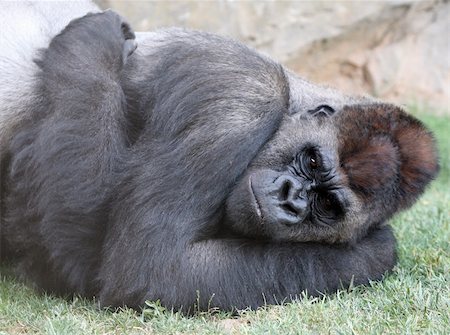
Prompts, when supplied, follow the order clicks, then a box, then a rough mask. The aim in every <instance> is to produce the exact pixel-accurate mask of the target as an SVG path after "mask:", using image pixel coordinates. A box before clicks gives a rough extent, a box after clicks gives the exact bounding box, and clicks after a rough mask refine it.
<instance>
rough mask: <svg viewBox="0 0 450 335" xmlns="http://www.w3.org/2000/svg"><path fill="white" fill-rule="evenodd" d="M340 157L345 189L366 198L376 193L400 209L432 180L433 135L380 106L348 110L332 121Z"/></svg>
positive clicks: (435, 163) (411, 119) (401, 114)
mask: <svg viewBox="0 0 450 335" xmlns="http://www.w3.org/2000/svg"><path fill="white" fill-rule="evenodd" d="M337 122H338V127H339V134H340V150H339V151H340V155H339V156H340V159H341V165H342V167H343V169H344V172H345V173H346V174H347V176H348V179H349V184H350V187H352V188H354V189H355V191H357V192H358V193H362V195H364V196H367V195H370V194H373V193H375V192H377V191H378V190H382V192H383V193H382V194H384V196H386V198H390V199H393V200H394V203H392V206H393V208H397V209H398V208H405V207H408V206H410V205H412V203H413V202H414V201H415V200H416V199H417V197H418V196H419V195H420V194H421V193H422V192H423V190H424V188H425V186H426V185H427V184H428V183H429V182H430V181H431V180H432V179H433V178H434V177H435V176H436V174H437V172H438V170H439V165H438V159H437V153H436V146H435V143H434V139H433V136H432V135H431V134H430V133H429V132H428V131H427V129H426V128H425V127H424V126H423V125H422V123H421V122H420V121H418V120H417V119H415V118H414V117H412V116H410V115H408V114H406V113H405V112H403V111H402V110H401V109H400V108H398V107H396V106H393V105H386V104H371V105H361V106H349V107H346V108H344V110H343V111H342V112H341V113H340V115H338V118H337Z"/></svg>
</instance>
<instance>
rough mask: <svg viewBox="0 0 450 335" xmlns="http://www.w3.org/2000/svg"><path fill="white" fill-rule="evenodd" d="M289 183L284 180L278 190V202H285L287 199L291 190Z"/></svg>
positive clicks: (287, 180)
mask: <svg viewBox="0 0 450 335" xmlns="http://www.w3.org/2000/svg"><path fill="white" fill-rule="evenodd" d="M291 186H292V185H291V182H290V180H289V179H286V180H285V181H284V182H283V184H282V185H281V188H280V200H287V198H288V197H289V190H290V189H291Z"/></svg>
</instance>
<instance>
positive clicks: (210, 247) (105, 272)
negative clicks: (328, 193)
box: [4, 12, 396, 311]
mask: <svg viewBox="0 0 450 335" xmlns="http://www.w3.org/2000/svg"><path fill="white" fill-rule="evenodd" d="M186 34H187V36H188V37H187V38H179V39H177V38H174V39H173V40H172V41H170V43H167V45H165V46H163V47H161V48H160V49H159V50H158V54H155V58H154V59H152V60H151V61H149V68H148V69H145V70H143V71H144V72H145V71H148V72H147V73H143V74H142V78H143V80H142V81H141V82H139V87H134V88H133V84H127V83H125V84H124V87H125V92H126V93H127V99H128V101H127V100H126V98H125V94H124V91H123V90H122V86H121V80H124V81H126V76H124V73H123V72H122V66H123V64H124V63H125V61H126V59H125V58H126V57H127V55H128V53H129V50H130V42H129V41H128V42H127V41H126V40H127V39H128V40H129V39H131V38H132V37H133V36H132V33H131V31H130V30H129V27H128V26H127V25H126V23H123V21H122V20H121V19H120V18H119V17H118V16H117V15H116V14H114V13H113V12H105V13H103V14H94V15H88V16H86V17H84V18H81V19H78V20H75V21H73V22H72V23H71V24H70V25H69V26H68V27H67V28H66V29H65V30H64V31H63V32H62V33H61V34H60V35H58V36H56V37H55V38H54V39H53V40H52V42H51V44H50V47H49V48H48V49H47V50H45V52H44V53H43V55H42V58H41V60H40V61H39V65H40V68H41V72H40V73H39V74H38V76H37V79H36V80H37V82H38V83H39V85H38V90H39V92H40V95H39V96H40V97H41V99H40V101H36V106H35V110H33V111H32V115H31V117H30V120H29V121H27V122H24V123H23V124H22V125H21V130H20V131H19V132H18V133H17V135H16V136H15V137H14V139H13V140H12V143H11V146H10V153H11V161H10V165H9V169H8V180H7V199H6V209H7V213H6V218H5V223H4V224H5V228H6V233H7V240H8V243H9V245H10V247H11V248H12V249H13V250H12V251H13V252H15V254H16V255H17V257H18V264H19V272H20V273H21V274H22V275H23V276H24V277H26V278H28V279H31V280H32V281H33V282H34V283H36V285H37V286H38V287H40V288H42V289H45V290H47V291H53V292H56V293H60V294H66V293H76V294H82V295H85V296H93V295H95V296H97V297H98V299H99V300H100V303H101V305H103V306H122V305H128V306H131V307H139V306H142V305H143V303H144V301H145V300H146V299H149V300H156V299H160V301H161V303H162V304H163V305H165V306H168V307H174V308H176V309H181V308H182V309H183V310H185V311H186V310H189V309H191V310H192V307H193V306H194V305H197V308H198V309H200V310H204V309H207V308H208V307H219V308H222V309H231V308H245V307H248V306H250V307H258V306H261V305H263V304H265V303H269V304H270V303H279V302H282V301H286V300H290V299H291V298H294V297H296V296H297V295H298V294H300V293H301V292H302V291H304V290H307V291H308V293H310V294H312V295H317V294H319V293H320V292H333V291H335V290H336V289H338V288H340V287H348V286H349V285H350V284H351V283H353V284H355V285H357V284H364V283H367V282H368V281H369V280H375V279H380V278H381V277H382V275H383V274H384V273H385V272H386V271H388V270H390V269H392V267H393V265H394V264H395V261H396V256H395V239H394V236H393V234H392V231H391V229H390V228H389V227H387V226H382V227H378V228H376V229H373V230H372V231H370V232H369V233H368V235H367V236H366V237H364V238H363V239H361V240H360V241H359V242H358V243H357V244H341V245H325V244H320V243H303V244H301V243H291V242H285V243H275V242H264V241H258V240H252V239H248V238H243V237H230V236H228V235H227V234H223V230H222V228H223V227H222V218H223V215H224V213H223V211H224V202H225V201H226V198H227V196H228V194H229V193H230V192H231V191H232V189H233V187H234V186H235V184H236V182H237V181H238V180H239V178H240V177H241V176H242V175H243V173H244V172H245V170H246V169H247V167H248V166H249V165H250V163H251V161H252V160H253V159H254V157H255V156H256V155H257V154H258V153H259V152H260V151H261V150H262V148H263V146H264V145H265V144H266V143H267V142H268V141H269V140H270V139H271V138H272V137H274V136H275V134H276V133H277V132H278V130H279V128H280V125H281V121H282V119H283V117H284V115H285V114H286V113H287V109H288V102H289V87H288V84H287V80H286V78H285V73H284V71H283V69H282V68H281V66H279V65H278V64H276V63H274V62H272V61H270V60H268V59H266V58H264V57H262V56H260V55H258V54H257V53H255V52H254V51H252V50H249V49H248V48H246V47H245V46H242V45H240V44H238V43H235V42H231V41H228V40H225V39H222V38H219V37H216V36H212V35H208V34H202V33H194V32H191V33H186ZM180 36H181V35H180ZM127 66H129V67H130V68H132V67H133V66H134V64H133V56H131V59H130V60H129V64H128V65H127ZM138 91H139V92H138ZM137 99H139V107H138V108H136V109H127V103H129V104H131V105H133V103H136V101H137Z"/></svg>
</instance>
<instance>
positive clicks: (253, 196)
mask: <svg viewBox="0 0 450 335" xmlns="http://www.w3.org/2000/svg"><path fill="white" fill-rule="evenodd" d="M248 188H249V190H250V197H251V202H252V204H253V207H254V208H255V212H256V215H257V216H258V217H259V218H260V219H261V222H262V212H261V205H260V204H259V202H258V198H257V197H256V194H255V190H254V189H253V184H252V177H251V176H250V177H249V178H248Z"/></svg>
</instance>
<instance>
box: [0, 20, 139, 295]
mask: <svg viewBox="0 0 450 335" xmlns="http://www.w3.org/2000/svg"><path fill="white" fill-rule="evenodd" d="M132 38H133V34H132V33H131V32H130V31H129V27H128V26H127V25H126V24H124V23H123V21H122V20H121V19H120V18H119V17H118V16H117V15H116V14H114V13H112V12H108V13H105V14H94V15H92V14H89V15H87V16H85V17H83V18H81V19H77V20H75V21H72V22H71V23H70V24H69V25H68V26H67V28H66V29H64V31H63V32H62V33H61V34H59V35H57V36H56V37H55V38H54V39H53V40H52V42H51V44H50V46H49V48H48V49H46V50H45V51H44V53H43V55H42V57H41V60H40V61H38V62H37V63H38V65H39V67H40V69H41V71H40V72H39V73H38V83H39V85H38V90H37V96H39V97H40V98H39V99H36V101H35V103H34V105H33V108H34V110H33V113H32V114H31V115H30V120H29V121H26V122H23V123H22V125H21V127H22V128H23V130H22V131H21V132H19V133H18V134H17V135H16V136H15V137H14V138H13V140H12V143H11V147H10V150H11V154H12V159H11V167H10V171H9V178H10V180H9V185H10V190H9V192H8V193H9V194H8V198H7V204H6V208H7V209H8V212H7V213H6V222H8V223H9V224H8V225H7V227H6V228H7V229H6V230H7V235H8V238H9V240H10V241H11V243H10V245H11V246H14V247H15V248H17V249H18V250H20V251H21V253H22V254H23V257H22V260H21V262H22V263H21V269H22V271H23V272H24V273H25V276H27V277H31V278H32V279H33V280H34V281H35V282H36V283H37V284H38V286H39V287H41V288H44V289H47V290H50V291H54V292H60V293H66V292H76V293H81V294H85V295H89V294H92V292H94V285H95V281H94V277H95V274H96V269H97V268H98V265H97V262H98V261H99V258H98V253H99V249H100V248H101V241H102V239H103V235H102V234H103V233H102V230H103V229H104V227H103V224H104V222H105V219H106V215H105V213H104V211H105V206H106V205H105V201H106V199H107V197H108V196H109V192H110V190H111V182H112V180H113V179H114V178H115V175H114V170H115V168H116V165H117V164H116V163H117V157H118V155H119V153H120V152H121V151H122V150H124V149H125V147H126V136H125V133H124V131H123V129H124V128H125V126H126V122H125V116H124V110H125V109H124V103H125V97H124V95H123V92H122V89H121V87H120V85H119V83H118V81H119V73H120V71H121V69H122V65H123V62H124V61H125V57H126V56H127V53H128V52H130V51H132V50H133V42H131V40H129V39H132ZM126 39H127V40H126ZM124 52H125V54H124Z"/></svg>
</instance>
